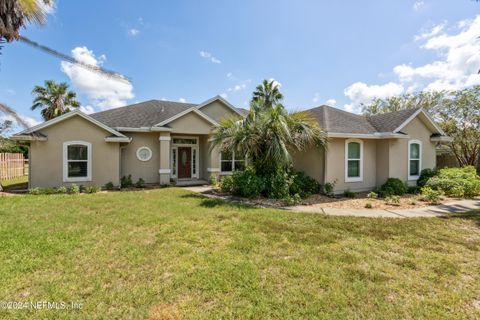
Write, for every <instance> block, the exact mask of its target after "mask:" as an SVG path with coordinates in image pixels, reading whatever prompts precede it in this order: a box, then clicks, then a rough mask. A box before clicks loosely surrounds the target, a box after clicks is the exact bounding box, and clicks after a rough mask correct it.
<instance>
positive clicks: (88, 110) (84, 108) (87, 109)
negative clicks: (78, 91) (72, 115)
mask: <svg viewBox="0 0 480 320" xmlns="http://www.w3.org/2000/svg"><path fill="white" fill-rule="evenodd" d="M79 109H80V111H82V112H83V113H86V114H91V113H94V112H95V108H93V107H92V106H90V105H87V106H80V108H79Z"/></svg>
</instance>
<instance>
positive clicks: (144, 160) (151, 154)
mask: <svg viewBox="0 0 480 320" xmlns="http://www.w3.org/2000/svg"><path fill="white" fill-rule="evenodd" d="M143 149H147V150H148V151H149V152H150V156H149V157H148V158H147V159H142V158H140V151H142V150H143ZM152 156H153V152H152V149H150V148H149V147H147V146H141V147H140V148H138V149H137V159H138V160H140V161H142V162H147V161H149V160H150V159H152Z"/></svg>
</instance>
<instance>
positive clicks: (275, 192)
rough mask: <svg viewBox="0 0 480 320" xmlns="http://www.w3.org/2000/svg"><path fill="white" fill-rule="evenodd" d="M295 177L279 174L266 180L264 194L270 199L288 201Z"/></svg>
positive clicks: (283, 173)
mask: <svg viewBox="0 0 480 320" xmlns="http://www.w3.org/2000/svg"><path fill="white" fill-rule="evenodd" d="M292 185H293V177H292V176H291V175H290V174H289V173H287V172H277V173H276V174H273V175H271V176H269V177H267V178H266V179H265V190H264V192H263V193H264V194H265V195H266V196H267V197H268V198H273V199H287V198H288V197H289V196H290V187H291V186H292Z"/></svg>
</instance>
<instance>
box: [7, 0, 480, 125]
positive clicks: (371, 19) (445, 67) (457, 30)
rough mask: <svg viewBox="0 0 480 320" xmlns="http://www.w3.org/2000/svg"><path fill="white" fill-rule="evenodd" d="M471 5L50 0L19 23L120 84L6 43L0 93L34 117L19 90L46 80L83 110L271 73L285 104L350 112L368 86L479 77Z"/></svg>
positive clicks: (438, 0)
mask: <svg viewBox="0 0 480 320" xmlns="http://www.w3.org/2000/svg"><path fill="white" fill-rule="evenodd" d="M478 13H480V4H478V3H475V2H474V1H470V0H462V1H460V0H458V1H451V0H423V1H415V0H412V1H409V0H402V1H398V0H397V1H395V0H378V1H369V0H367V1H353V0H351V1H313V0H312V1H305V0H299V1H286V0H277V1H267V0H265V1H250V0H245V1H194V0H191V1H168V2H167V1H140V0H139V1H113V0H112V1H107V0H104V1H90V0H84V1H65V0H59V1H57V4H56V7H55V8H54V9H53V10H52V13H51V14H50V15H49V17H48V23H47V24H46V25H45V26H44V27H34V26H30V27H28V28H27V29H26V30H24V31H23V34H24V35H25V36H27V37H29V38H31V39H33V40H35V41H38V42H40V43H42V44H45V45H48V46H51V47H53V48H55V49H57V50H59V51H61V52H65V53H68V54H73V55H74V56H75V57H76V58H77V59H79V60H82V61H85V62H88V63H97V64H102V65H103V67H105V68H107V69H112V70H115V71H117V72H120V73H122V74H124V75H125V76H128V77H130V78H131V79H132V85H131V86H128V85H125V84H124V83H120V82H116V81H112V80H109V79H107V78H103V77H98V76H97V75H95V74H92V73H91V72H89V71H86V70H84V69H81V68H78V67H77V66H72V65H69V64H68V63H65V62H64V63H63V64H62V62H61V61H60V60H58V59H56V58H54V57H51V56H48V55H46V54H44V53H42V52H40V51H37V50H35V49H32V48H30V47H28V46H26V45H25V44H22V43H11V44H6V45H5V47H4V48H3V50H2V55H1V56H0V63H1V66H0V101H2V102H4V103H7V104H8V105H10V106H12V107H14V108H15V109H16V110H17V111H19V112H20V113H21V114H22V115H23V116H25V117H28V118H32V119H33V120H32V122H33V121H34V120H37V121H40V114H39V112H38V111H30V105H31V102H32V96H31V90H32V88H33V87H34V86H35V85H37V84H42V83H43V81H44V80H46V79H53V80H56V81H65V82H67V83H69V84H70V85H71V87H72V89H74V90H75V91H76V92H77V93H78V98H79V100H80V102H81V103H82V105H83V110H86V111H88V112H91V111H99V110H103V109H107V108H111V107H117V106H121V105H125V104H129V103H134V102H138V101H143V100H148V99H167V100H172V101H179V100H182V101H188V102H196V103H200V102H202V101H204V100H207V99H208V98H210V97H212V96H215V95H217V94H222V95H224V96H225V97H226V99H227V100H229V101H230V102H231V103H233V104H235V105H237V106H240V107H246V106H247V104H248V101H249V99H250V97H251V92H252V91H253V89H254V87H255V85H256V84H258V83H259V82H260V81H261V80H262V79H264V78H267V79H269V78H274V79H276V81H278V82H279V83H280V84H281V89H282V92H283V93H284V95H285V105H286V106H287V107H288V108H289V109H291V110H298V109H306V108H310V107H313V106H317V105H320V104H323V103H326V102H327V101H328V103H329V104H331V105H335V106H337V107H339V108H343V109H346V110H349V111H354V112H358V111H359V104H360V103H361V102H368V101H369V100H370V99H372V97H374V96H380V97H384V96H388V95H392V94H399V93H404V92H412V91H418V90H425V89H428V90H439V89H456V88H462V87H465V86H469V85H472V84H480V76H478V75H476V72H474V71H473V70H478V69H479V68H480V57H479V55H480V44H479V42H478V41H477V40H475V36H479V35H480V18H477V14H478Z"/></svg>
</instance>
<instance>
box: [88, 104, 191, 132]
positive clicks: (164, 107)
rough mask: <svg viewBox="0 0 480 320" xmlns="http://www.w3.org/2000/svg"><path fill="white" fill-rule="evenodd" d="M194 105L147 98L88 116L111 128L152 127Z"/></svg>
mask: <svg viewBox="0 0 480 320" xmlns="http://www.w3.org/2000/svg"><path fill="white" fill-rule="evenodd" d="M194 106H196V104H192V103H180V102H172V101H161V100H149V101H145V102H140V103H136V104H132V105H129V106H125V107H120V108H115V109H110V110H106V111H102V112H97V113H94V114H91V115H90V116H91V117H92V118H94V119H95V120H98V121H100V122H102V123H104V124H106V125H107V126H109V127H111V128H117V127H127V128H141V127H152V126H154V125H156V124H159V123H160V122H162V121H165V120H167V119H169V118H171V117H173V116H174V115H176V114H178V113H180V112H183V111H185V110H187V109H189V108H191V107H194Z"/></svg>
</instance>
